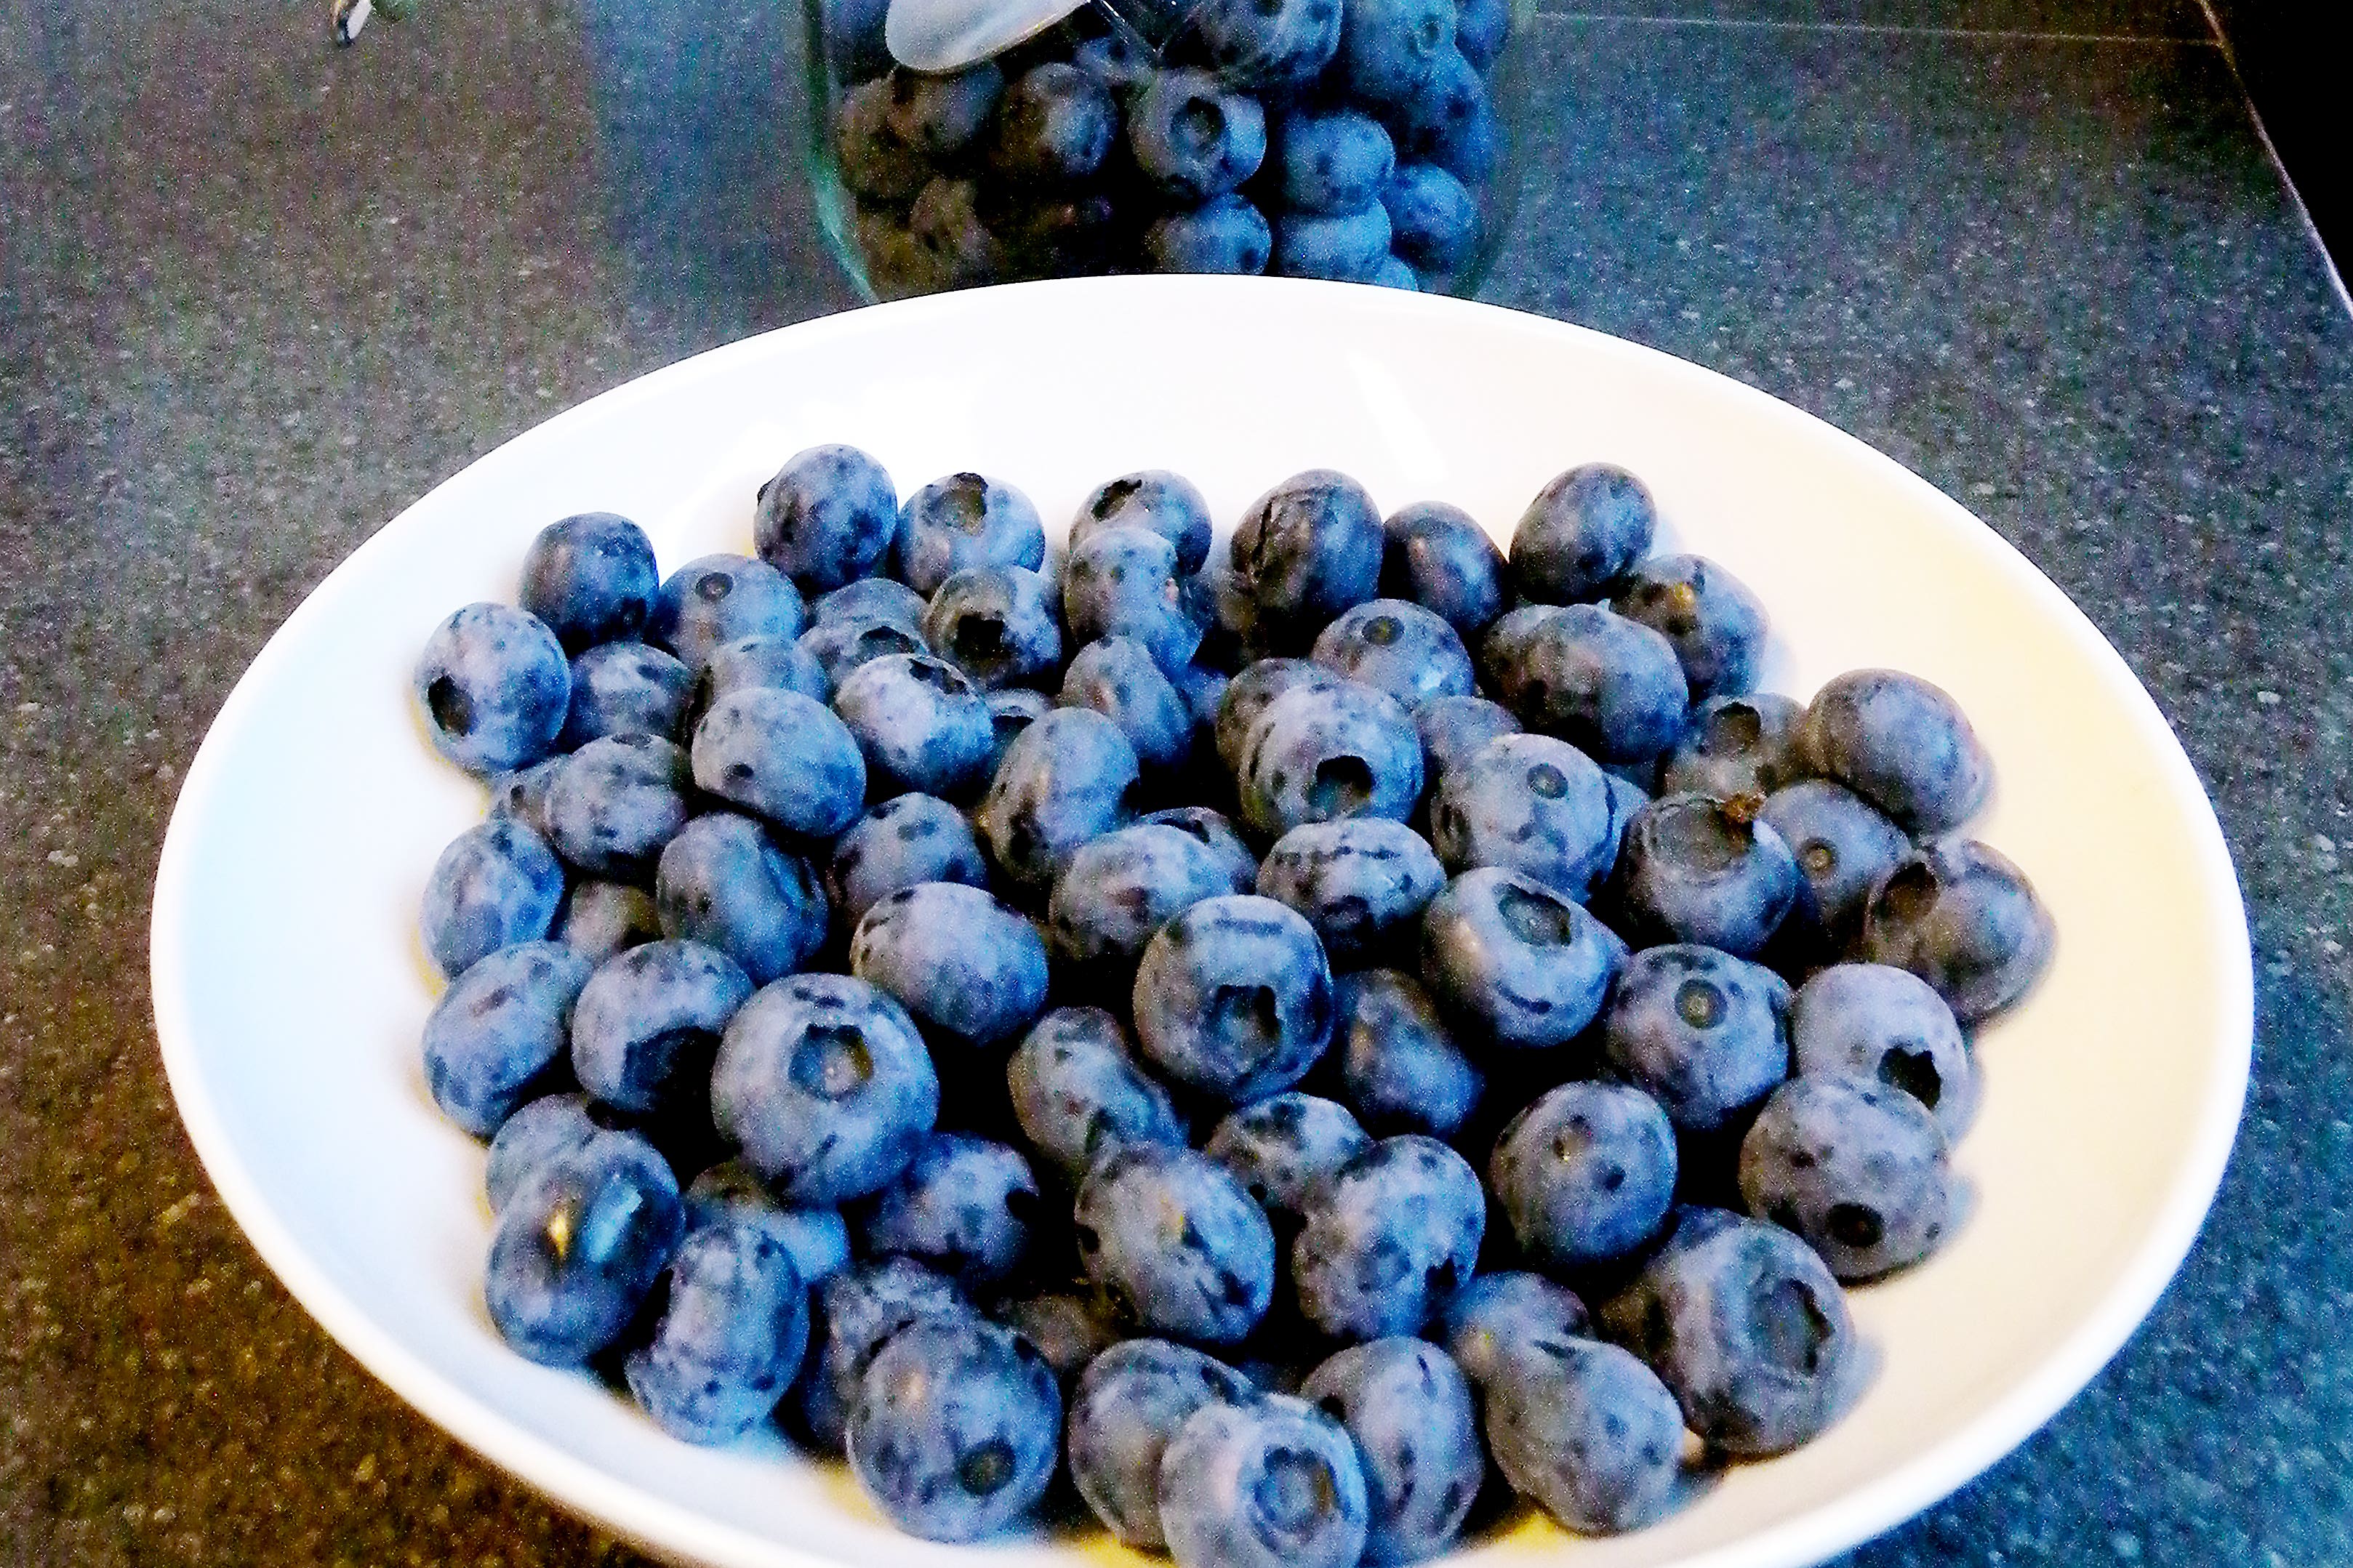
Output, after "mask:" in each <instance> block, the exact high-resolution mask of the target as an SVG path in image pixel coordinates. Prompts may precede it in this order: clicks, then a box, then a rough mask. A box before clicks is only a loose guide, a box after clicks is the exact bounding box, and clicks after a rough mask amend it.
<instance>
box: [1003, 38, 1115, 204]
mask: <svg viewBox="0 0 2353 1568" xmlns="http://www.w3.org/2000/svg"><path fill="white" fill-rule="evenodd" d="M1118 133H1119V108H1118V106H1117V105H1116V104H1114V103H1113V101H1112V96H1111V89H1109V88H1108V87H1106V86H1104V85H1103V82H1101V81H1100V80H1098V79H1096V78H1095V77H1093V76H1092V75H1091V74H1090V73H1088V72H1086V71H1084V70H1082V69H1080V68H1078V67H1077V66H1075V65H1071V64H1070V63H1069V62H1067V61H1063V60H1049V61H1047V62H1046V63H1045V64H1043V65H1038V66H1032V67H1030V68H1029V70H1027V71H1025V72H1023V73H1022V75H1021V78H1020V79H1019V80H1018V81H1016V82H1015V83H1014V84H1013V85H1012V86H1011V87H1010V88H1008V89H1007V90H1006V94H1005V97H1004V99H1003V100H1002V101H1000V102H999V103H998V104H997V118H996V121H995V123H994V124H993V125H992V126H991V127H990V128H989V134H988V149H987V163H988V167H989V170H990V172H992V173H993V174H997V176H998V177H1000V178H1002V179H1006V180H1009V181H1012V182H1013V183H1015V184H1034V185H1058V184H1067V183H1068V182H1070V181H1072V180H1082V179H1084V178H1086V177H1087V176H1088V175H1089V174H1093V173H1094V172H1095V171H1096V170H1097V169H1099V168H1101V167H1102V166H1103V159H1104V157H1105V156H1106V155H1107V154H1109V153H1110V152H1111V149H1112V143H1113V139H1114V138H1115V137H1116V136H1117V135H1118Z"/></svg>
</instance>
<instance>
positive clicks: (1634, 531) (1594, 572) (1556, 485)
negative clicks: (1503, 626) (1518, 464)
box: [1512, 463, 1659, 605]
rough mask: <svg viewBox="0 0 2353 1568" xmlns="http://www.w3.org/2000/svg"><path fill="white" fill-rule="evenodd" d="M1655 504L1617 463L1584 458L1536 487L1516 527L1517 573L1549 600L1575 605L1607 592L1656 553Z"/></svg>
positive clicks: (1530, 592)
mask: <svg viewBox="0 0 2353 1568" xmlns="http://www.w3.org/2000/svg"><path fill="white" fill-rule="evenodd" d="M1658 526H1659V508H1658V503H1657V502H1655V501H1653V500H1651V492H1650V489H1649V488H1648V487H1646V486H1645V485H1644V484H1643V483H1642V481H1641V479H1636V478H1635V477H1634V476H1633V475H1632V474H1630V473H1628V472H1627V471H1626V470H1625V469H1623V468H1619V467H1618V466H1617V465H1615V464H1613V463H1586V464H1583V465H1581V466H1579V467H1577V468H1571V469H1569V470H1568V471H1567V472H1566V473H1563V474H1560V475H1557V476H1556V477H1555V478H1554V479H1551V480H1550V481H1549V482H1548V483H1546V486H1545V488H1544V489H1540V490H1538V491H1537V492H1536V497H1535V500H1532V501H1530V502H1529V503H1528V510H1526V511H1525V513H1523V514H1522V515H1521V518H1520V521H1519V526H1518V527H1517V528H1516V529H1514V531H1513V533H1512V575H1513V578H1514V580H1515V581H1516V582H1517V583H1518V584H1519V586H1520V592H1521V593H1522V594H1524V595H1526V596H1527V597H1528V598H1530V599H1533V600H1535V601H1538V602H1540V603H1544V604H1554V605H1574V604H1580V603H1584V602H1586V601H1588V600H1593V599H1599V598H1601V597H1603V596H1605V595H1608V594H1609V592H1610V591H1611V589H1612V588H1613V587H1614V586H1615V584H1616V583H1617V581H1618V579H1619V578H1620V577H1623V576H1624V575H1625V574H1627V573H1629V572H1630V571H1632V570H1633V569H1634V563H1636V562H1638V561H1640V560H1641V559H1642V557H1643V556H1645V555H1647V554H1649V553H1650V552H1651V539H1652V537H1653V536H1654V535H1655V534H1656V533H1657V531H1658Z"/></svg>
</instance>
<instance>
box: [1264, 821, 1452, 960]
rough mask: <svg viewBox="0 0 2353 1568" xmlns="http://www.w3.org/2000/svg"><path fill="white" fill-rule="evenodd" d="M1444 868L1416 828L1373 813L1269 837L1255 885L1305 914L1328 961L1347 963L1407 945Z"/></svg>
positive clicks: (1443, 880)
mask: <svg viewBox="0 0 2353 1568" xmlns="http://www.w3.org/2000/svg"><path fill="white" fill-rule="evenodd" d="M1445 885H1446V871H1445V869H1444V868H1442V867H1441V866H1440V865H1439V863H1438V856H1437V855H1436V854H1435V853H1434V852H1433V851H1432V850H1431V849H1430V846H1429V844H1427V843H1426V842H1424V841H1423V839H1422V837H1421V835H1419V834H1418V833H1416V832H1415V831H1414V830H1413V829H1412V828H1410V827H1408V826H1405V825H1404V824H1403V823H1401V822H1389V821H1385V820H1382V819H1380V818H1377V817H1367V818H1361V819H1358V820H1356V821H1348V822H1314V823H1307V824H1303V825H1302V826H1298V827H1294V828H1293V829H1292V830H1291V831H1290V832H1288V833H1286V834H1284V835H1283V836H1282V837H1281V838H1279V839H1277V840H1275V843H1274V847H1273V848H1271V849H1270V850H1268V851H1267V854H1266V858H1265V860H1264V861H1262V862H1261V863H1260V866H1259V868H1258V881H1257V890H1258V891H1259V893H1261V895H1263V896H1264V897H1267V898H1270V899H1273V900H1276V901H1277V902H1279V903H1283V904H1288V905H1290V906H1291V907H1292V908H1293V909H1294V910H1298V911H1299V912H1300V913H1301V914H1303V915H1304V916H1306V917H1307V922H1308V923H1309V924H1310V925H1312V926H1314V928H1315V934H1316V936H1317V937H1318V938H1319V939H1320V940H1321V941H1322V942H1323V943H1324V952H1325V954H1326V955H1327V956H1328V957H1329V958H1330V959H1331V961H1332V962H1333V963H1335V964H1339V965H1343V966H1349V967H1353V966H1355V965H1358V964H1363V963H1372V962H1376V961H1377V960H1378V959H1379V958H1381V957H1383V956H1385V955H1388V954H1389V953H1390V952H1391V950H1392V949H1394V948H1397V947H1398V946H1400V945H1402V946H1405V947H1408V948H1409V947H1410V946H1411V940H1410V939H1411V937H1412V935H1413V934H1414V933H1415V932H1416V931H1417V930H1418V929H1419V921H1420V920H1421V911H1422V910H1423V909H1424V908H1425V907H1426V906H1427V905H1428V904H1429V902H1430V900H1431V899H1433V898H1435V897H1437V896H1438V889H1440V888H1442V887H1444V886H1445Z"/></svg>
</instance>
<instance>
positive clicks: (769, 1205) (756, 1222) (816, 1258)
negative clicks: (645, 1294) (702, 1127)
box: [686, 1159, 849, 1288]
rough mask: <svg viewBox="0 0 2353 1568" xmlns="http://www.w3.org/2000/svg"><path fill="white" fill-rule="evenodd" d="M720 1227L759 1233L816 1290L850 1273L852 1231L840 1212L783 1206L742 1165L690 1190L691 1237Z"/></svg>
mask: <svg viewBox="0 0 2353 1568" xmlns="http://www.w3.org/2000/svg"><path fill="white" fill-rule="evenodd" d="M721 1225H748V1226H752V1227H753V1228H754V1229H756V1230H758V1231H759V1232H760V1233H761V1234H762V1235H764V1236H765V1237H768V1238H769V1239H770V1240H772V1241H774V1242H775V1243H776V1245H777V1246H778V1247H783V1248H784V1249H785V1254H786V1257H788V1258H791V1259H792V1260H793V1268H795V1269H796V1270H797V1271H798V1273H799V1274H800V1277H801V1279H802V1280H803V1281H805V1282H806V1283H807V1285H808V1286H810V1287H812V1288H813V1287H815V1286H816V1285H818V1284H819V1283H820V1282H822V1281H824V1280H827V1279H832V1278H833V1277H834V1276H835V1275H837V1274H839V1273H840V1272H841V1271H842V1270H843V1269H845V1268H849V1226H846V1225H844V1224H843V1223H842V1218H841V1211H840V1210H839V1209H836V1208H828V1207H824V1206H817V1207H807V1208H801V1207H788V1206H786V1205H784V1204H780V1203H778V1202H777V1201H776V1194H773V1193H771V1192H769V1191H768V1187H767V1184H766V1183H765V1182H764V1181H762V1180H761V1179H760V1173H758V1172H757V1171H755V1170H754V1169H753V1168H752V1167H751V1166H750V1165H749V1164H748V1163H745V1162H744V1161H743V1160H741V1159H734V1160H729V1161H726V1162H724V1163H721V1164H717V1165H713V1166H712V1167H711V1168H710V1169H708V1170H706V1171H704V1172H703V1173H702V1174H701V1175H699V1176H697V1177H695V1178H694V1181H693V1184H691V1185H690V1186H689V1187H688V1188H687V1189H686V1228H687V1230H688V1231H689V1233H692V1232H694V1231H698V1230H705V1229H709V1228H710V1227H712V1226H721Z"/></svg>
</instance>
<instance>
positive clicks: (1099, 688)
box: [1058, 637, 1193, 773]
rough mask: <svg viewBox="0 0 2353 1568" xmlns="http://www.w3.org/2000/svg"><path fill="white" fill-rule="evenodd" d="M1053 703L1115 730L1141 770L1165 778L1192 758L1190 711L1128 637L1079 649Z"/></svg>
mask: <svg viewBox="0 0 2353 1568" xmlns="http://www.w3.org/2000/svg"><path fill="white" fill-rule="evenodd" d="M1058 700H1059V701H1060V705H1061V706H1063V707H1065V708H1091V709H1092V710H1095V711H1096V712H1098V713H1100V714H1102V715H1103V717H1104V718H1106V719H1109V720H1110V721H1112V722H1113V723H1114V724H1116V725H1118V726H1119V729H1120V733H1122V734H1124V735H1125V736H1126V737H1127V740H1128V744H1130V745H1132V746H1134V748H1135V758H1136V762H1137V763H1138V764H1139V765H1141V766H1142V767H1144V768H1145V769H1148V770H1151V771H1154V772H1155V773H1166V772H1168V771H1169V770H1171V769H1174V768H1177V767H1181V766H1183V765H1184V763H1186V762H1187V759H1189V758H1190V757H1191V756H1192V754H1193V710H1192V709H1191V707H1190V706H1189V705H1187V703H1186V701H1185V700H1184V699H1183V698H1182V697H1180V696H1178V695H1177V693H1176V687H1174V686H1173V685H1171V684H1169V680H1168V678H1167V677H1166V675H1163V674H1162V673H1161V672H1160V666H1159V665H1158V664H1156V663H1155V662H1154V659H1153V656H1152V654H1151V652H1150V650H1148V649H1147V648H1146V647H1145V646H1144V644H1142V643H1140V642H1138V641H1136V640H1135V639H1134V637H1103V638H1101V639H1099V640H1098V641H1095V642H1091V643H1089V644H1087V646H1086V647H1082V648H1081V649H1080V650H1079V651H1078V655H1077V657H1075V658H1072V659H1071V665H1070V668H1068V669H1066V670H1064V671H1063V672H1062V690H1061V695H1060V698H1059V699H1058Z"/></svg>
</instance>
